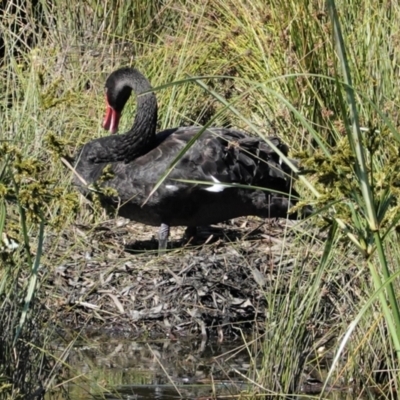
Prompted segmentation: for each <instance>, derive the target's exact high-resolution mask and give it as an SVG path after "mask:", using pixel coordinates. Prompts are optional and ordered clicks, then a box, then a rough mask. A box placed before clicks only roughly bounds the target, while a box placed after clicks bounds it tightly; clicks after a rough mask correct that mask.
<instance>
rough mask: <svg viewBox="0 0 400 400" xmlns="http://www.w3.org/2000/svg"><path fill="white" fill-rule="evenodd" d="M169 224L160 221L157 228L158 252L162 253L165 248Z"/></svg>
mask: <svg viewBox="0 0 400 400" xmlns="http://www.w3.org/2000/svg"><path fill="white" fill-rule="evenodd" d="M168 236H169V225H167V224H164V223H162V224H161V226H160V229H159V230H158V252H159V253H162V252H163V251H164V250H165V249H166V248H167V241H168Z"/></svg>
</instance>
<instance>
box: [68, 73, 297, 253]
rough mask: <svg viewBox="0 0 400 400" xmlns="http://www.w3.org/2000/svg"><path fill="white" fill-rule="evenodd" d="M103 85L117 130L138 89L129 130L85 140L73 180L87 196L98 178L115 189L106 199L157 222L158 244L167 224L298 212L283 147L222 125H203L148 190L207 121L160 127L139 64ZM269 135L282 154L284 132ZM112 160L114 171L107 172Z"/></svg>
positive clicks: (163, 241)
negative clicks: (174, 164)
mask: <svg viewBox="0 0 400 400" xmlns="http://www.w3.org/2000/svg"><path fill="white" fill-rule="evenodd" d="M105 90H106V101H107V113H106V116H105V119H104V122H103V127H104V128H105V129H108V130H109V131H110V132H111V133H115V132H116V131H117V129H118V122H119V118H120V115H121V112H122V110H123V108H124V106H125V103H126V102H127V100H128V98H129V97H130V95H131V92H132V91H133V92H134V93H135V94H136V95H137V111H136V116H135V120H134V123H133V126H132V128H131V129H130V130H129V131H128V132H126V133H124V134H121V135H110V136H106V137H102V138H99V139H95V140H92V141H90V142H88V143H86V144H85V145H84V146H83V147H82V149H81V150H80V151H79V153H78V155H77V157H76V161H75V171H76V175H75V178H74V182H75V184H76V185H77V186H79V189H80V191H81V192H82V193H83V194H85V195H86V196H89V197H90V196H91V191H92V190H91V189H89V188H88V186H87V185H92V184H95V185H96V182H97V184H98V186H102V187H110V188H112V189H114V190H113V191H112V193H111V194H109V195H107V194H104V195H102V196H101V201H102V205H104V206H105V207H109V206H110V205H111V206H112V207H113V208H114V209H116V210H117V213H118V214H119V215H121V216H123V217H126V218H129V219H131V220H133V221H137V222H141V223H143V224H148V225H154V226H160V230H159V250H163V249H165V248H166V245H167V240H168V236H169V227H170V226H178V225H181V226H187V227H188V228H189V229H190V228H191V227H196V226H198V225H209V224H215V223H218V222H222V221H226V220H229V219H231V218H236V217H240V216H245V215H257V216H259V217H262V218H275V217H283V218H285V217H289V218H296V217H297V215H288V210H289V209H290V208H291V207H292V206H293V205H294V204H296V202H297V199H298V194H297V193H296V191H295V190H294V189H292V179H291V173H290V169H289V168H288V167H287V166H286V165H285V164H283V163H282V162H281V160H280V157H279V155H278V154H277V153H276V152H274V151H273V150H272V149H271V147H270V146H268V145H267V144H266V143H265V142H264V141H262V140H260V139H259V138H257V137H250V136H248V135H246V134H245V133H242V132H240V131H237V130H232V129H225V128H208V129H207V130H206V131H204V132H203V133H202V134H201V136H200V137H199V138H198V140H197V141H196V142H195V143H194V145H193V146H192V147H191V148H190V149H189V150H188V151H187V152H186V154H185V155H184V156H183V157H182V158H181V159H180V161H179V162H178V164H177V165H176V166H175V168H174V169H173V170H172V172H171V173H170V174H169V175H168V177H167V179H165V180H164V182H163V183H162V184H161V185H160V187H159V188H158V189H157V190H156V191H155V193H153V194H152V195H151V196H150V198H148V196H149V194H150V193H151V191H152V189H153V188H154V186H155V184H156V183H157V182H158V180H159V178H160V177H161V176H162V174H163V173H164V172H165V171H166V170H167V168H168V167H169V166H170V164H171V163H172V162H173V161H174V159H175V158H176V156H177V154H178V153H179V151H180V150H181V149H182V148H183V147H184V146H185V145H186V144H187V143H188V141H189V140H190V139H192V138H193V136H194V135H195V134H196V133H198V132H199V131H200V129H202V128H201V127H198V126H190V127H180V128H173V129H167V130H164V131H162V132H159V133H158V134H156V124H157V100H156V96H155V94H154V93H152V92H151V90H152V88H151V85H150V83H149V82H148V80H147V79H146V78H145V77H144V76H143V75H142V74H141V73H140V72H139V71H138V70H136V69H133V68H121V69H118V70H117V71H115V72H113V73H112V74H111V75H110V76H109V77H108V78H107V81H106V84H105ZM269 139H270V140H271V141H272V142H273V143H274V144H275V146H277V147H278V148H279V149H280V151H282V153H283V154H285V155H286V154H287V153H288V148H287V146H286V145H285V144H284V143H282V142H281V140H280V139H279V138H277V137H271V138H269ZM108 165H109V166H110V167H109V168H108V169H107V171H108V170H109V171H108V172H110V173H109V176H108V178H107V179H103V178H104V176H102V175H103V172H104V170H105V167H106V166H108ZM182 180H191V181H193V180H196V181H202V182H203V184H200V183H197V184H196V183H187V182H183V181H182ZM205 181H206V182H209V184H208V185H206V184H204V182H205ZM99 182H100V183H99ZM227 184H228V185H227ZM229 184H230V185H229ZM235 185H236V186H235ZM243 185H245V186H247V185H252V186H257V187H262V188H266V189H267V190H256V189H251V188H246V187H243ZM117 194H118V195H117Z"/></svg>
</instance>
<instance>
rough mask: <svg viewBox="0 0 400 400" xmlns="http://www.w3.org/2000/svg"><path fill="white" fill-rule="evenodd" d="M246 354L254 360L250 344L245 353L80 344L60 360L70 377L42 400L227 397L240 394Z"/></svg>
mask: <svg viewBox="0 0 400 400" xmlns="http://www.w3.org/2000/svg"><path fill="white" fill-rule="evenodd" d="M61 351H62V349H61V348H60V354H61ZM250 352H251V353H252V357H253V361H254V359H257V357H256V358H254V356H256V355H257V348H256V346H255V344H254V345H253V347H252V349H251V350H250V349H249V347H245V346H243V345H241V344H240V343H232V342H230V343H222V344H220V343H217V342H208V343H207V344H206V343H205V342H202V341H201V340H182V341H181V340H164V341H158V342H137V341H128V340H124V341H121V340H110V339H107V340H105V339H104V338H99V339H93V340H92V341H91V342H87V341H86V342H80V343H77V344H76V345H75V347H74V349H73V350H72V351H71V352H70V354H69V356H68V358H67V360H66V363H67V364H68V365H69V371H70V377H63V378H64V382H67V383H65V384H64V385H63V390H62V392H59V393H57V394H49V395H47V400H50V399H51V400H58V399H61V398H63V399H66V398H70V399H93V398H99V399H100V398H107V399H117V398H118V399H121V398H122V399H162V400H170V399H177V398H182V399H199V398H203V399H206V398H209V397H210V396H212V397H214V396H216V395H229V394H230V395H233V394H237V393H238V392H239V391H242V390H244V389H245V386H246V384H245V383H244V381H243V380H242V378H241V377H240V373H242V374H244V375H246V374H247V371H248V367H249V365H250V364H249V363H250V359H251V356H250ZM258 358H259V359H260V360H261V357H258ZM238 372H239V373H238ZM69 379H70V381H69V382H68V380H69Z"/></svg>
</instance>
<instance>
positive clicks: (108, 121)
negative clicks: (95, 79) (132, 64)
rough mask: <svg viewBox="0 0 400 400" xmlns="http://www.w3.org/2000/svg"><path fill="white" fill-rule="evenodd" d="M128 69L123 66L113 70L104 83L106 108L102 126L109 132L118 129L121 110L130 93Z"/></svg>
mask: <svg viewBox="0 0 400 400" xmlns="http://www.w3.org/2000/svg"><path fill="white" fill-rule="evenodd" d="M128 71H129V69H127V68H123V69H119V70H117V71H115V72H113V73H112V74H111V75H110V76H109V77H108V78H107V81H106V84H105V92H106V104H107V109H106V116H105V117H104V120H103V128H104V129H107V130H108V131H110V132H111V133H115V132H117V131H118V124H119V120H120V118H121V113H122V110H123V109H124V107H125V104H126V102H127V101H128V99H129V97H130V95H131V93H132V88H131V87H130V85H129V76H128Z"/></svg>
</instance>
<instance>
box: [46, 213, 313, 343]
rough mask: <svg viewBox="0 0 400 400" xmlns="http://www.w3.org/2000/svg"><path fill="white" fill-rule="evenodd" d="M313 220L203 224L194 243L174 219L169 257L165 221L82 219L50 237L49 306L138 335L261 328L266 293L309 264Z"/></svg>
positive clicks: (66, 316)
mask: <svg viewBox="0 0 400 400" xmlns="http://www.w3.org/2000/svg"><path fill="white" fill-rule="evenodd" d="M306 224H307V223H306V222H302V223H301V224H300V223H298V222H293V221H286V220H274V221H268V222H266V223H262V221H261V220H259V219H246V218H238V219H236V220H234V221H233V222H232V223H229V224H220V225H218V226H215V227H204V228H201V229H200V230H199V233H198V236H197V238H196V241H195V242H194V243H190V244H189V245H187V244H185V243H184V242H183V241H182V240H181V238H182V237H183V233H184V230H183V229H180V228H175V229H173V231H172V238H171V240H172V247H173V249H172V250H171V251H169V252H168V253H167V254H165V255H162V256H160V257H159V256H158V255H157V253H156V251H155V249H156V247H157V242H156V240H155V239H154V236H156V234H157V229H156V228H152V227H146V226H144V225H141V224H134V223H127V221H125V220H121V219H119V220H117V221H114V220H112V221H109V222H107V223H104V224H102V225H100V226H97V227H96V228H95V229H90V227H85V226H75V227H74V228H72V230H71V232H68V233H65V234H64V235H63V236H61V237H54V238H52V237H50V236H49V237H47V239H46V246H47V247H48V251H46V252H45V254H46V256H45V258H44V260H43V261H44V265H45V266H47V268H45V269H46V272H47V273H48V274H49V278H48V280H47V282H46V287H45V292H46V306H47V307H48V308H49V309H50V310H51V311H52V315H54V316H55V318H56V319H57V322H58V323H60V322H62V324H64V325H66V326H68V327H75V328H83V327H84V328H85V329H86V330H88V331H90V330H94V331H96V330H99V329H100V330H101V331H102V332H108V333H110V334H111V333H115V334H124V335H127V336H128V335H129V336H131V337H132V336H133V337H135V336H143V335H146V336H147V335H150V336H152V337H159V336H161V337H165V336H168V337H172V338H174V337H179V336H186V335H193V334H194V335H202V336H205V335H208V336H213V335H217V336H218V337H219V338H220V339H223V338H224V337H225V336H226V335H229V336H231V335H233V336H235V335H240V329H249V328H251V329H259V330H261V331H262V330H263V329H264V325H265V320H266V306H267V300H266V296H265V293H266V292H268V290H271V289H272V288H273V290H274V291H275V292H276V293H278V292H279V295H282V296H285V295H286V294H287V292H288V290H289V288H288V282H289V278H290V275H291V273H292V269H293V267H294V265H297V267H296V268H298V266H299V264H302V265H305V264H306V259H307V254H306V250H305V249H306V247H307V246H304V250H303V249H302V248H301V246H300V242H301V240H302V239H301V237H303V236H304V238H305V240H306V238H307V235H306ZM302 230H304V231H303V232H304V233H303V234H302V233H301V232H302ZM152 236H153V239H151V238H152ZM55 240H57V243H56V245H55V244H54V241H55ZM182 246H184V247H182ZM309 268H310V269H311V268H312V267H311V266H310V267H309ZM307 269H308V268H307V267H305V270H304V274H305V279H306V274H307V272H306V270H307Z"/></svg>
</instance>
